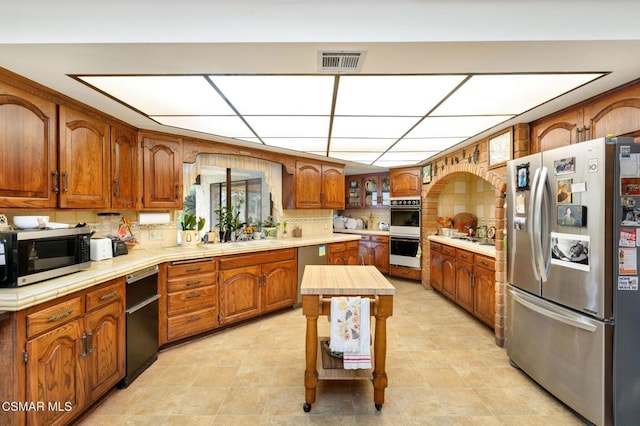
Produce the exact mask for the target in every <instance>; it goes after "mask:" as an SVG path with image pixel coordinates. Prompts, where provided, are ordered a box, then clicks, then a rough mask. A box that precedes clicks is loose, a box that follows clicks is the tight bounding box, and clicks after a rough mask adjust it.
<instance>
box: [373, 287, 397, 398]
mask: <svg viewBox="0 0 640 426" xmlns="http://www.w3.org/2000/svg"><path fill="white" fill-rule="evenodd" d="M392 309H393V297H392V296H380V299H379V302H378V306H377V311H376V315H375V318H376V334H375V341H374V343H373V351H374V360H375V361H374V362H375V364H374V367H373V402H374V403H375V406H376V408H377V409H378V410H380V409H382V404H384V390H385V388H386V387H387V372H386V362H387V317H388V316H391V313H392Z"/></svg>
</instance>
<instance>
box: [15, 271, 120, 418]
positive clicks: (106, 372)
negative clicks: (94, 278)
mask: <svg viewBox="0 0 640 426" xmlns="http://www.w3.org/2000/svg"><path fill="white" fill-rule="evenodd" d="M124 286H125V284H124V278H119V279H116V280H113V281H110V282H108V283H105V285H102V286H101V287H100V288H98V289H95V290H91V291H84V292H83V293H82V294H78V295H75V296H74V297H71V298H67V299H66V300H64V301H56V302H54V303H46V304H43V306H42V307H40V306H36V307H33V308H29V309H28V310H26V313H25V322H26V332H27V338H26V344H25V352H24V359H25V369H26V371H25V377H26V386H25V399H24V401H32V402H35V403H42V404H44V407H43V408H42V409H36V410H28V411H27V412H26V424H30V425H64V424H69V423H70V421H71V420H72V419H73V418H75V417H77V416H78V415H79V414H80V413H81V412H82V411H83V410H84V409H85V408H87V407H88V406H89V405H90V404H92V403H93V402H94V401H96V400H97V399H98V398H100V397H101V396H102V395H104V394H105V393H106V392H107V391H108V390H109V389H111V388H112V387H113V386H114V385H115V384H116V383H117V382H118V381H119V380H120V379H122V378H123V377H124V375H125V373H126V371H125V368H126V367H125V361H126V358H125V356H126V355H125V344H126V341H125V339H126V333H125V314H124V294H125V287H124ZM19 393H20V392H18V394H19ZM18 421H19V420H18ZM19 422H20V421H19Z"/></svg>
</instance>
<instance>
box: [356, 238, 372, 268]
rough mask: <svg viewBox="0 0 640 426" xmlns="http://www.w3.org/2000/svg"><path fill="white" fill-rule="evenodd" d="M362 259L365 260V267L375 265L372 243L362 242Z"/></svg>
mask: <svg viewBox="0 0 640 426" xmlns="http://www.w3.org/2000/svg"><path fill="white" fill-rule="evenodd" d="M358 251H359V254H360V257H361V258H362V259H363V260H364V264H365V265H373V256H372V253H371V242H369V241H362V240H360V247H359V249H358Z"/></svg>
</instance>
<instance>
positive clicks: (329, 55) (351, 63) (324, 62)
mask: <svg viewBox="0 0 640 426" xmlns="http://www.w3.org/2000/svg"><path fill="white" fill-rule="evenodd" d="M366 54H367V52H366V51H363V50H352V51H344V50H341V51H338V52H336V51H319V52H318V59H319V62H320V72H330V73H336V72H338V73H340V72H359V71H360V69H361V68H362V61H364V57H365V56H366Z"/></svg>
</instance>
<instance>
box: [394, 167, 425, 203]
mask: <svg viewBox="0 0 640 426" xmlns="http://www.w3.org/2000/svg"><path fill="white" fill-rule="evenodd" d="M421 174H422V173H421V170H420V168H419V167H413V168H409V169H394V170H391V172H389V179H390V181H391V196H392V197H412V196H420V195H421V192H422V176H421Z"/></svg>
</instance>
